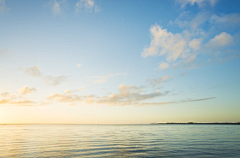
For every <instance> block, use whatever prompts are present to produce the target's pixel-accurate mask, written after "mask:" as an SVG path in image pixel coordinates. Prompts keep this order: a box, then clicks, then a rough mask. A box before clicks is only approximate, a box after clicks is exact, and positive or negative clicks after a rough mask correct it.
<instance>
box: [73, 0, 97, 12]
mask: <svg viewBox="0 0 240 158" xmlns="http://www.w3.org/2000/svg"><path fill="white" fill-rule="evenodd" d="M81 8H84V9H85V10H86V11H88V12H90V13H91V12H92V11H94V12H99V11H101V9H100V7H99V6H97V5H96V4H95V2H94V0H79V1H78V2H77V3H76V5H75V11H76V13H78V12H79V11H80V9H81Z"/></svg>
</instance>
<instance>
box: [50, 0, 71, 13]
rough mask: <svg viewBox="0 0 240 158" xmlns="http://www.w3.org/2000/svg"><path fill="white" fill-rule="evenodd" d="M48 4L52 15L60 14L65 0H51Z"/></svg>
mask: <svg viewBox="0 0 240 158" xmlns="http://www.w3.org/2000/svg"><path fill="white" fill-rule="evenodd" d="M49 4H50V5H51V7H52V13H53V15H61V14H62V12H63V8H64V7H66V6H67V1H66V0H51V1H50V2H49Z"/></svg>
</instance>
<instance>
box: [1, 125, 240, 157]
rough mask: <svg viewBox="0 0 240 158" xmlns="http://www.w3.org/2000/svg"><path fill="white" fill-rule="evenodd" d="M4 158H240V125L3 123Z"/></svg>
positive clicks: (2, 154) (2, 147) (2, 153)
mask: <svg viewBox="0 0 240 158" xmlns="http://www.w3.org/2000/svg"><path fill="white" fill-rule="evenodd" d="M0 157H240V126H234V125H1V126H0Z"/></svg>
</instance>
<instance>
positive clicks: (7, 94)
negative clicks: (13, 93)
mask: <svg viewBox="0 0 240 158" xmlns="http://www.w3.org/2000/svg"><path fill="white" fill-rule="evenodd" d="M1 96H3V97H8V96H10V93H8V92H4V93H2V94H1Z"/></svg>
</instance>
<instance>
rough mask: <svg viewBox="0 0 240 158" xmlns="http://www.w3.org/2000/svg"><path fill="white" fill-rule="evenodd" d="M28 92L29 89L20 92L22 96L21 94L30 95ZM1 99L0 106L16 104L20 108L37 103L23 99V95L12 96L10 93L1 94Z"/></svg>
mask: <svg viewBox="0 0 240 158" xmlns="http://www.w3.org/2000/svg"><path fill="white" fill-rule="evenodd" d="M28 90H29V89H28V88H22V89H20V90H19V92H20V94H21V92H22V93H24V94H28V93H29V91H28ZM32 90H33V89H32ZM0 97H1V98H0V104H14V105H19V106H32V105H35V104H36V102H34V101H31V100H28V99H25V98H23V97H22V95H17V94H11V93H9V92H4V93H1V94H0Z"/></svg>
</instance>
